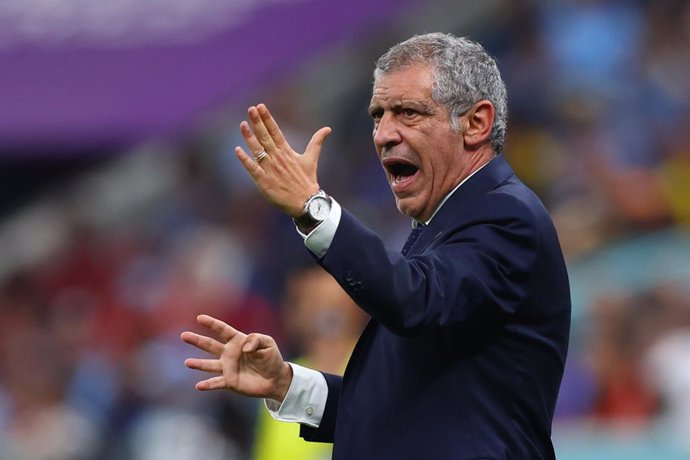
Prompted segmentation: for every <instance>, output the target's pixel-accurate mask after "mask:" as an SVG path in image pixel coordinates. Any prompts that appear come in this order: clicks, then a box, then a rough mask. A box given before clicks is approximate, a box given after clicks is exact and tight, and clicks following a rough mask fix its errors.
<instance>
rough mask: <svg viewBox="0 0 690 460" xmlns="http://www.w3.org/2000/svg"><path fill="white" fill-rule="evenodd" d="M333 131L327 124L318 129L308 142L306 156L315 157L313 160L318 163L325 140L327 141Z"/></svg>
mask: <svg viewBox="0 0 690 460" xmlns="http://www.w3.org/2000/svg"><path fill="white" fill-rule="evenodd" d="M332 131H333V130H332V129H331V128H329V127H328V126H325V127H323V128H321V129H320V130H318V131H316V132H315V133H314V135H313V136H312V137H311V140H310V141H309V144H307V148H306V150H305V151H304V154H305V155H306V156H310V157H313V160H314V161H315V162H317V163H318V161H319V156H320V155H321V148H322V147H323V144H324V142H326V138H328V136H330V134H331V132H332Z"/></svg>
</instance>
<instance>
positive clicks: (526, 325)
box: [301, 155, 570, 460]
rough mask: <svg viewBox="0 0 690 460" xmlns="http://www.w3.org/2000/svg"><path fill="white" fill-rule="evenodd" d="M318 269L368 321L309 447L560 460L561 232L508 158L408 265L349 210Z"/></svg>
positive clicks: (495, 164) (564, 337) (343, 458)
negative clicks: (555, 434)
mask: <svg viewBox="0 0 690 460" xmlns="http://www.w3.org/2000/svg"><path fill="white" fill-rule="evenodd" d="M318 262H319V263H320V264H321V265H322V266H323V267H324V268H325V269H326V270H328V271H329V272H330V273H331V274H332V275H333V276H334V277H335V278H336V279H337V280H338V282H339V283H340V285H341V286H342V287H343V288H344V289H345V290H346V291H347V292H348V294H349V295H350V296H351V297H352V298H353V299H354V300H355V301H356V302H357V304H358V305H359V306H360V307H361V308H362V309H364V310H365V311H366V312H368V313H369V314H370V315H371V318H372V319H371V320H370V322H369V323H368V325H367V326H366V328H365V330H364V331H363V333H362V336H361V337H360V340H359V342H358V343H357V346H356V347H355V350H354V352H353V354H352V357H351V359H350V361H349V364H348V366H347V369H346V371H345V374H344V376H343V377H339V376H334V375H329V374H325V376H326V381H327V383H328V390H329V392H328V401H327V403H326V409H325V413H324V416H323V419H322V421H321V424H320V426H319V427H318V428H309V427H307V426H302V427H301V436H302V437H304V438H305V439H307V440H309V441H322V442H333V443H334V449H333V458H334V459H335V460H360V459H361V460H365V459H366V460H386V459H391V460H393V459H395V460H404V459H416V460H418V459H439V460H441V459H443V460H450V459H529V460H536V459H552V458H554V452H553V447H552V444H551V439H550V434H551V422H552V417H553V411H554V406H555V403H556V398H557V395H558V389H559V385H560V381H561V376H562V373H563V366H564V362H565V358H566V352H567V347H568V335H569V328H570V292H569V285H568V278H567V273H566V269H565V264H564V261H563V256H562V252H561V248H560V245H559V242H558V238H557V236H556V232H555V230H554V227H553V224H552V222H551V219H550V218H549V216H548V214H547V212H546V210H545V209H544V207H543V205H542V203H541V202H540V201H539V199H538V198H537V197H536V195H535V194H534V193H533V192H532V191H531V190H529V189H528V188H527V187H526V186H525V185H524V184H523V183H522V182H520V180H519V179H517V177H516V176H515V175H514V173H513V171H512V169H511V168H510V166H509V165H508V164H507V163H506V162H505V160H504V159H503V157H502V156H501V155H499V156H497V157H496V158H494V159H493V160H492V161H491V162H490V163H489V164H488V165H486V166H485V167H484V168H483V169H481V170H480V171H479V172H477V173H476V174H475V175H474V176H472V177H471V178H470V179H469V180H468V181H467V182H465V183H464V184H463V185H462V186H461V187H460V188H459V189H458V190H457V191H456V192H455V193H454V194H453V195H452V196H451V197H450V198H449V200H448V201H447V202H446V203H445V204H444V205H443V206H442V207H441V209H440V210H439V211H438V213H437V214H436V216H435V217H434V218H433V220H432V221H431V223H430V224H429V225H428V226H426V227H425V228H424V230H423V232H422V233H421V235H420V237H419V238H418V239H417V240H416V241H415V243H414V244H413V246H412V247H411V250H410V252H409V253H408V254H407V256H402V255H401V254H400V253H398V252H395V251H389V250H387V249H386V247H385V246H384V243H383V241H382V240H381V239H380V238H379V237H378V236H377V235H376V234H374V233H373V232H372V231H370V230H369V229H367V228H366V227H364V226H363V225H362V224H361V223H359V222H358V221H357V220H356V219H355V218H354V217H353V216H352V215H351V214H349V213H348V212H347V211H345V210H343V214H342V217H341V221H340V225H339V226H338V229H337V231H336V234H335V237H334V239H333V242H332V243H331V246H330V247H329V249H328V252H327V253H326V255H325V256H324V257H323V259H320V260H318Z"/></svg>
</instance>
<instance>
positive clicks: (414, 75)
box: [371, 64, 434, 103]
mask: <svg viewBox="0 0 690 460" xmlns="http://www.w3.org/2000/svg"><path fill="white" fill-rule="evenodd" d="M433 82H434V78H433V75H432V72H431V67H430V66H429V65H428V64H416V65H413V66H408V67H405V68H403V69H395V70H390V71H387V72H384V73H380V74H379V75H378V77H377V78H376V79H375V80H374V84H373V87H372V95H371V102H372V103H374V102H376V101H380V100H383V99H391V98H393V99H399V98H410V97H412V98H415V99H432V91H433Z"/></svg>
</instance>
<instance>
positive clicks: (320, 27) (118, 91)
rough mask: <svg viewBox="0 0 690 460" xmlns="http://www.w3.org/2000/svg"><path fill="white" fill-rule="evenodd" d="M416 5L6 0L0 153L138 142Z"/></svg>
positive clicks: (0, 50)
mask: <svg viewBox="0 0 690 460" xmlns="http://www.w3.org/2000/svg"><path fill="white" fill-rule="evenodd" d="M411 1H412V0H405V1H401V0H376V1H367V0H350V1H343V0H253V1H252V0H194V1H187V0H147V1H146V2H141V1H138V2H137V1H133V0H118V1H113V0H104V1H103V2H93V1H92V0H61V2H54V1H51V0H33V1H31V2H26V1H25V0H3V2H2V3H0V152H2V151H3V150H5V151H7V150H13V151H17V150H27V151H28V150H29V149H31V148H34V147H35V148H37V149H40V148H41V147H46V146H49V145H56V144H57V145H61V146H63V147H68V148H69V147H70V146H75V147H76V146H80V147H85V146H90V145H107V144H116V145H120V144H123V143H130V142H135V141H137V140H140V139H144V138H146V137H148V136H152V135H165V134H166V133H169V132H172V131H174V130H175V129H179V128H181V127H185V126H187V125H188V124H189V123H191V122H193V121H194V120H195V118H196V117H197V116H199V115H200V114H201V113H203V112H204V111H206V110H208V109H210V108H213V107H214V106H217V105H218V104H220V103H221V102H223V101H229V100H232V99H233V98H234V97H237V95H239V94H242V93H243V92H246V91H248V90H249V89H252V88H254V87H255V85H256V83H257V82H261V81H267V80H268V78H269V76H271V77H280V76H281V72H283V73H285V72H289V70H290V69H294V67H295V63H297V62H299V60H301V59H303V58H305V57H307V56H308V55H310V54H312V53H314V52H315V51H318V50H319V48H321V49H322V50H325V48H324V47H326V46H327V45H329V44H333V43H334V42H337V41H339V40H345V39H348V38H355V37H357V36H358V35H359V36H361V35H362V33H363V32H364V31H365V30H367V29H369V28H371V27H374V26H379V25H381V23H383V22H385V21H386V20H388V19H389V18H393V17H395V16H397V14H396V11H398V10H399V9H400V8H401V7H402V6H403V5H405V4H407V3H411Z"/></svg>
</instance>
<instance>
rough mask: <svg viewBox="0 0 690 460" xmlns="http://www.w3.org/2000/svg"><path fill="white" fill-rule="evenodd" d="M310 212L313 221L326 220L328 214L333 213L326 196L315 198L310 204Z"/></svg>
mask: <svg viewBox="0 0 690 460" xmlns="http://www.w3.org/2000/svg"><path fill="white" fill-rule="evenodd" d="M308 211H309V215H310V216H311V217H312V219H314V220H318V221H323V220H326V217H328V214H330V212H331V202H330V200H329V199H328V198H326V197H324V196H315V197H314V198H313V199H312V200H311V201H310V202H309V210H308Z"/></svg>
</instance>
